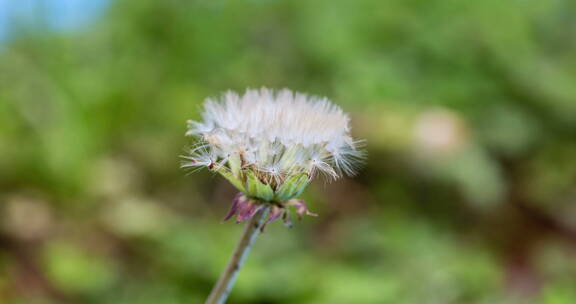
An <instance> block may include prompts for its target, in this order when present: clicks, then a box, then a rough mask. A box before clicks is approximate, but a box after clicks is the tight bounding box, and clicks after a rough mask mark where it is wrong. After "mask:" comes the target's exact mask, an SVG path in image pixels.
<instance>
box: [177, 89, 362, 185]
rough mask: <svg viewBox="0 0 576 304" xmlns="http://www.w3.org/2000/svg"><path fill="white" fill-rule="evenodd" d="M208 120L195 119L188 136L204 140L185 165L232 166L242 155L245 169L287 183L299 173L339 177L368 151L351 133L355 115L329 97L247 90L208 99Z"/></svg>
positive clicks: (188, 157) (355, 164) (189, 128)
mask: <svg viewBox="0 0 576 304" xmlns="http://www.w3.org/2000/svg"><path fill="white" fill-rule="evenodd" d="M202 118H203V121H202V122H197V121H189V122H188V131H187V133H186V135H194V136H200V138H201V140H202V141H201V142H200V143H199V145H198V146H197V147H196V148H193V149H192V150H191V151H190V154H189V156H187V157H186V159H188V160H189V161H188V162H185V163H184V165H183V166H185V167H201V166H210V167H213V166H226V165H227V162H228V159H229V158H230V157H231V156H233V155H239V156H240V158H241V160H242V167H250V168H252V169H255V170H257V171H258V172H261V173H262V174H265V175H267V176H268V178H270V179H274V180H278V181H281V180H282V179H284V178H285V177H287V176H290V175H292V174H297V173H302V172H305V173H308V174H309V175H310V176H312V175H314V174H315V173H317V172H318V173H324V174H326V175H328V176H330V177H332V178H334V179H335V178H338V177H340V176H341V175H342V173H345V174H348V175H352V174H354V173H355V171H356V167H357V165H358V163H359V161H360V160H361V159H362V156H363V155H362V152H361V151H358V149H357V145H358V142H357V141H354V140H352V138H351V137H350V135H349V132H350V127H349V118H348V115H346V114H345V113H344V112H342V110H341V109H340V108H339V107H338V106H336V105H334V104H332V103H331V102H330V101H329V100H328V99H326V98H319V97H313V96H308V95H305V94H301V93H293V92H292V91H290V90H287V89H284V90H281V91H277V92H275V91H273V90H269V89H265V88H263V89H260V90H247V91H246V92H245V93H244V95H241V96H240V95H238V94H236V93H234V92H227V93H225V94H224V95H223V96H222V98H221V99H220V100H214V99H207V100H206V103H205V105H204V112H203V114H202Z"/></svg>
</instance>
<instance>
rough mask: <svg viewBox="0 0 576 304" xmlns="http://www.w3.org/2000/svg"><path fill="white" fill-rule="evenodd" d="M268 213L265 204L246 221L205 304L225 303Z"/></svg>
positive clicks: (268, 209) (268, 207)
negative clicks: (228, 259) (238, 239)
mask: <svg viewBox="0 0 576 304" xmlns="http://www.w3.org/2000/svg"><path fill="white" fill-rule="evenodd" d="M269 212H270V206H268V205H267V204H266V205H264V207H263V208H262V209H260V210H259V211H258V212H256V214H255V215H254V216H253V217H252V218H251V219H250V220H249V221H248V223H247V224H246V227H245V228H244V233H243V234H242V238H240V242H238V245H237V246H236V249H235V250H234V253H233V254H232V257H231V258H230V261H229V262H228V265H227V266H226V269H225V270H224V272H222V274H221V275H220V278H219V279H218V282H217V283H216V285H214V288H212V291H211V292H210V296H208V299H207V300H206V304H223V303H225V302H226V299H227V298H228V294H230V291H231V290H232V287H233V286H234V283H235V282H236V278H237V277H238V273H239V272H240V269H241V268H242V265H243V264H244V260H246V257H248V253H250V249H252V244H254V241H255V240H256V237H257V236H258V235H259V234H260V231H261V228H262V225H263V224H264V221H265V220H266V216H267V215H268V213H269Z"/></svg>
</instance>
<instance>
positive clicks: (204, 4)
mask: <svg viewBox="0 0 576 304" xmlns="http://www.w3.org/2000/svg"><path fill="white" fill-rule="evenodd" d="M261 86H267V87H271V88H284V87H288V88H291V89H293V90H298V91H304V92H309V93H311V94H317V95H323V96H328V97H329V98H331V99H332V100H333V101H334V102H335V103H337V104H339V105H341V106H342V107H343V108H344V109H345V110H346V111H348V112H350V113H351V115H352V122H353V133H354V136H355V137H358V138H364V139H366V140H367V149H368V161H367V165H366V166H365V167H364V169H363V170H362V171H361V172H360V174H359V175H358V176H357V177H355V178H347V179H343V180H340V181H337V182H333V183H328V182H325V181H316V182H314V183H313V185H312V186H311V187H309V188H308V189H307V191H306V192H305V195H304V198H305V199H306V200H307V202H308V203H309V205H310V207H311V210H312V211H314V212H317V213H319V214H320V217H318V218H306V219H305V220H303V221H302V222H299V223H297V225H296V226H295V227H294V228H293V229H287V228H285V227H283V226H282V225H280V224H273V225H270V226H269V227H268V229H267V232H266V233H265V234H264V235H263V236H262V237H261V238H260V239H259V240H258V242H257V244H256V247H255V250H254V251H253V252H252V255H251V256H250V258H249V259H248V261H247V263H246V267H245V269H243V271H242V273H241V275H240V278H239V281H238V283H237V286H236V288H235V289H234V291H233V293H232V296H231V299H230V301H229V303H232V304H233V303H237V304H241V303H244V304H246V303H260V304H264V303H269V304H273V303H278V304H280V303H304V304H307V303H308V304H316V303H334V304H349V303H354V304H364V303H366V304H368V303H394V304H402V303H418V304H422V303H486V304H488V303H489V304H494V303H547V304H563V303H576V2H574V1H570V0H546V1H543V0H515V1H502V0H482V1H480V0H478V1H470V0H443V1H430V0H341V1H335V0H317V1H312V0H295V1H279V0H278V1H274V0H252V1H223V0H212V1H208V0H196V1H177V0H164V1H158V0H157V1H153V0H116V1H114V0H109V1H103V0H92V1H88V0H84V1H78V0H77V1H73V0H67V1H66V0H57V1H56V0H53V1H50V0H44V1H41V0H35V1H33V0H26V1H19V0H0V303H7V304H51V303H82V304H108V303H110V304H124V303H125V304H178V303H202V302H203V300H204V299H205V297H206V295H207V294H208V292H209V290H210V288H211V286H212V284H213V283H214V282H215V280H216V278H217V276H218V275H219V273H220V271H221V270H222V269H223V267H224V265H225V263H226V261H227V259H228V257H229V255H230V253H231V251H232V249H233V247H234V245H235V243H236V240H237V238H238V237H239V234H240V232H241V230H242V229H241V227H240V226H239V225H235V224H234V223H231V222H224V223H223V222H221V219H222V217H223V215H224V214H225V212H226V209H227V207H228V206H229V204H230V202H231V199H232V198H233V196H234V194H235V191H234V189H233V188H232V187H231V186H230V185H228V184H227V182H226V181H225V180H224V179H223V178H221V177H219V176H215V175H213V174H211V173H209V172H206V171H202V172H198V173H193V174H189V175H187V174H186V172H185V171H183V170H181V169H180V168H179V162H180V160H179V155H182V154H184V153H185V147H186V146H187V145H189V144H191V143H192V139H190V138H186V137H184V132H185V127H186V124H185V121H186V120H187V119H198V118H199V113H200V111H201V104H202V101H203V99H204V98H206V97H209V96H217V95H218V94H220V93H221V92H222V91H224V90H227V89H234V90H244V89H245V88H246V87H252V88H258V87H261Z"/></svg>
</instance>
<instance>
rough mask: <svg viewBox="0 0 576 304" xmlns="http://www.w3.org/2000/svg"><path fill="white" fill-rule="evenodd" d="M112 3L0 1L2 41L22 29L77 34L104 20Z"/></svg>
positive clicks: (106, 0) (105, 0)
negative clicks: (79, 30) (104, 15)
mask: <svg viewBox="0 0 576 304" xmlns="http://www.w3.org/2000/svg"><path fill="white" fill-rule="evenodd" d="M111 1H112V0H0V41H2V40H6V39H8V38H9V37H10V36H12V35H17V34H18V31H19V30H20V29H22V28H26V29H33V30H50V31H58V32H67V31H75V30H78V29H81V28H83V27H85V26H88V25H90V24H91V23H93V22H95V21H96V20H98V18H100V17H101V16H102V14H103V13H104V12H105V11H106V9H107V8H108V7H109V5H110V2H111Z"/></svg>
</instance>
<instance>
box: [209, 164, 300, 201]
mask: <svg viewBox="0 0 576 304" xmlns="http://www.w3.org/2000/svg"><path fill="white" fill-rule="evenodd" d="M233 167H234V166H233ZM235 169H236V170H232V169H228V168H226V167H222V168H220V169H218V170H217V172H218V173H220V174H222V176H224V177H225V178H226V179H227V180H228V181H230V183H232V185H234V186H235V187H236V188H237V189H238V190H240V191H241V192H242V193H244V194H245V195H246V196H248V197H251V198H255V199H258V200H261V201H265V202H285V201H288V200H291V199H294V198H296V197H297V196H299V195H300V194H301V193H302V191H304V189H305V188H306V186H307V185H308V183H309V182H310V178H309V176H308V174H306V173H299V174H295V175H292V176H289V177H287V178H285V179H284V181H283V182H281V183H277V184H276V185H273V183H269V182H266V181H264V180H262V179H260V178H259V177H258V173H257V172H255V171H254V170H252V169H240V167H235Z"/></svg>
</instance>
